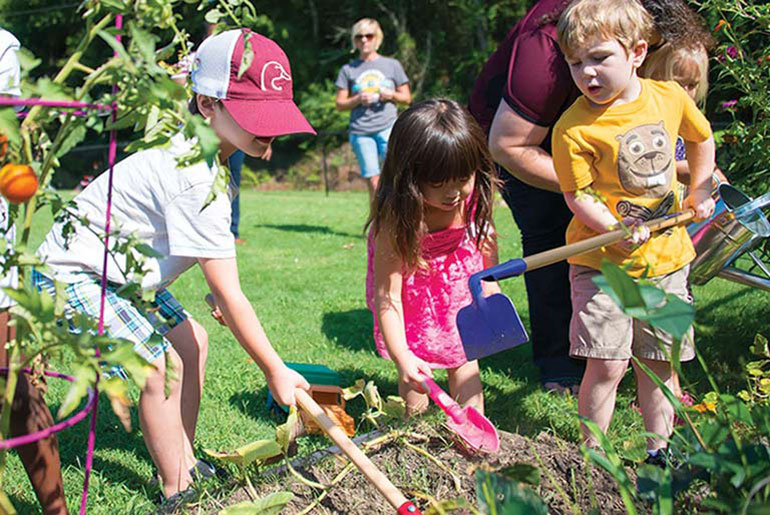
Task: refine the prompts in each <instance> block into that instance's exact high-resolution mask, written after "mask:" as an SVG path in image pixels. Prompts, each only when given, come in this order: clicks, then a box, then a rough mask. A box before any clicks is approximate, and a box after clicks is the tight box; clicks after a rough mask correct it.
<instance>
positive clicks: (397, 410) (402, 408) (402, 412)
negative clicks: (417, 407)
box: [382, 395, 406, 420]
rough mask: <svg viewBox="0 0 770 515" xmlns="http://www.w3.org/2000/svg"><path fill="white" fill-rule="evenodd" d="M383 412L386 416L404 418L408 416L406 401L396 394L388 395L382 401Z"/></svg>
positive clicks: (397, 418)
mask: <svg viewBox="0 0 770 515" xmlns="http://www.w3.org/2000/svg"><path fill="white" fill-rule="evenodd" d="M382 412H383V413H384V414H385V416H386V417H389V418H394V419H396V420H403V419H404V418H405V417H406V401H404V399H402V398H401V397H399V396H396V395H388V397H387V398H386V399H385V402H383V403H382Z"/></svg>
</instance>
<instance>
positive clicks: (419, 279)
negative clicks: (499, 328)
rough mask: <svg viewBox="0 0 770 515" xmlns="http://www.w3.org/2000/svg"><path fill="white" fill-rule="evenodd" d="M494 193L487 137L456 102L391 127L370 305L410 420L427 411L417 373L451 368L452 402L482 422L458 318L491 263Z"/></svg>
mask: <svg viewBox="0 0 770 515" xmlns="http://www.w3.org/2000/svg"><path fill="white" fill-rule="evenodd" d="M495 184H496V179H495V175H494V163H493V161H492V158H491V156H490V155H489V151H488V150H487V144H486V137H485V136H484V132H483V131H482V130H481V128H480V127H479V126H478V125H477V123H476V121H475V120H474V119H473V117H472V116H471V115H470V114H469V113H468V112H467V111H466V110H465V108H463V107H462V106H461V105H460V104H458V103H457V102H455V101H453V100H449V99H435V100H428V101H426V102H423V103H421V104H418V105H416V106H414V107H412V108H411V109H408V110H407V111H405V112H404V113H403V114H402V115H401V116H400V117H399V118H398V120H397V121H396V123H395V125H394V126H393V132H392V133H391V136H390V142H389V143H388V153H387V156H386V158H385V163H384V165H383V170H382V174H381V176H380V183H379V185H378V187H377V191H376V194H375V198H374V201H373V204H372V212H371V215H370V216H369V220H368V221H367V224H366V227H367V228H368V229H369V246H368V247H369V252H368V255H369V259H368V269H367V277H366V299H367V305H368V306H369V309H371V310H372V313H373V315H374V339H375V342H376V344H377V350H378V352H379V353H380V355H382V357H384V358H388V359H391V360H393V362H394V363H395V364H396V368H397V369H398V377H399V381H398V390H399V394H400V395H401V397H402V398H403V399H404V400H405V401H406V405H407V413H408V414H410V415H411V414H416V413H419V412H421V411H423V410H424V409H425V408H426V407H427V405H428V397H427V395H426V394H425V393H424V390H423V388H422V386H421V382H422V380H421V374H425V375H427V376H432V373H431V369H432V368H445V369H447V371H448V376H449V392H450V394H451V395H452V397H454V398H455V399H457V401H458V402H459V403H460V404H469V405H472V406H473V407H475V408H476V409H478V410H479V411H481V412H482V413H483V409H484V398H483V393H482V388H481V378H480V377H479V367H478V363H477V362H476V361H468V360H467V359H466V358H465V353H464V352H463V348H462V343H461V341H460V335H459V334H458V332H457V325H456V321H455V319H456V316H457V311H458V310H459V309H460V308H462V307H463V306H466V305H468V304H470V302H471V295H470V291H469V290H468V278H469V277H470V276H471V275H472V274H474V273H475V272H478V271H480V270H482V269H484V268H487V267H488V266H491V265H493V264H496V262H497V250H496V248H497V247H496V244H495V233H494V228H493V226H492V203H493V194H494V188H495ZM485 287H488V288H489V291H486V292H485V293H486V294H490V293H492V292H494V291H499V290H498V287H497V285H496V284H494V283H488V284H485Z"/></svg>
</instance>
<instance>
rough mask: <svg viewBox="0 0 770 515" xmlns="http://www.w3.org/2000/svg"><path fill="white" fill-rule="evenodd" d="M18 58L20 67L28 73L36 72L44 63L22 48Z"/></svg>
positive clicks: (17, 55) (17, 54)
mask: <svg viewBox="0 0 770 515" xmlns="http://www.w3.org/2000/svg"><path fill="white" fill-rule="evenodd" d="M16 57H18V58H19V67H21V69H22V70H24V71H26V72H28V71H31V70H34V69H35V68H37V67H38V66H39V65H40V63H42V62H43V61H42V59H38V58H37V57H35V55H34V54H33V53H32V52H30V51H29V50H27V49H26V48H20V49H19V50H18V51H17V52H16Z"/></svg>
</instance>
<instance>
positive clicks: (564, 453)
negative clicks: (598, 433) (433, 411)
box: [180, 423, 635, 515]
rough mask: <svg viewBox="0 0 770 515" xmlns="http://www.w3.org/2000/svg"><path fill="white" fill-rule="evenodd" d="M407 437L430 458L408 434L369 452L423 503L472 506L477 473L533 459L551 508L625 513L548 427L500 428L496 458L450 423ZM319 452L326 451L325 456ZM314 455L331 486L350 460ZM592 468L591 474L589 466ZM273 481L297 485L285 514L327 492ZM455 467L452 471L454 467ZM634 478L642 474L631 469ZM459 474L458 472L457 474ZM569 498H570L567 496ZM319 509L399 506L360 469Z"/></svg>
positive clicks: (309, 474)
mask: <svg viewBox="0 0 770 515" xmlns="http://www.w3.org/2000/svg"><path fill="white" fill-rule="evenodd" d="M402 438H403V440H405V441H406V442H408V443H409V444H411V445H412V446H415V447H417V448H419V449H422V450H423V451H426V452H427V454H429V455H430V456H431V457H428V456H426V455H425V454H423V453H421V452H418V451H416V450H414V449H413V448H410V446H409V445H406V444H405V443H404V442H403V440H402V441H398V440H386V441H385V442H384V443H383V444H381V445H379V446H377V447H374V448H372V449H369V450H367V451H366V452H367V455H368V456H369V457H370V459H371V460H372V461H373V462H374V463H375V465H376V466H377V467H379V468H380V470H382V471H383V472H384V473H385V474H386V475H387V476H388V478H389V479H390V480H391V482H393V483H394V484H395V485H396V487H397V488H399V489H400V490H401V491H402V492H403V493H404V495H406V497H407V498H409V499H411V500H413V501H414V502H415V504H417V506H418V507H419V508H420V509H421V510H423V511H424V510H425V509H427V508H428V507H429V506H430V503H431V500H438V501H447V500H457V499H465V500H466V501H468V502H469V503H471V504H472V505H473V506H478V503H477V501H476V482H475V477H474V472H475V470H476V469H477V468H479V467H486V468H489V469H492V470H498V469H502V468H504V467H507V466H510V465H513V464H516V463H529V464H532V465H534V466H536V467H538V468H539V469H540V476H541V480H540V485H539V486H538V487H535V491H536V492H537V493H538V494H539V495H540V497H541V498H542V499H543V500H544V501H545V502H546V504H547V505H548V510H549V513H556V514H559V513H565V514H566V513H573V512H574V511H573V506H575V507H577V508H579V510H580V512H582V513H587V512H589V511H590V510H591V509H592V508H593V507H596V508H598V511H599V512H600V513H603V514H606V513H625V510H624V508H623V502H622V500H621V497H620V493H619V492H618V489H617V487H616V484H615V481H614V480H613V479H612V478H611V477H610V476H609V475H608V474H607V473H606V472H604V471H603V470H601V469H598V468H597V467H595V466H592V467H587V466H586V464H585V463H584V460H583V457H582V455H581V453H580V451H579V449H578V446H576V445H575V444H573V443H569V442H565V441H563V440H561V439H558V438H556V437H554V436H552V435H549V434H546V433H541V434H540V435H538V436H537V437H536V438H534V439H532V438H527V437H525V436H521V435H518V434H512V433H507V432H501V433H500V451H499V452H498V453H497V454H496V455H494V456H484V455H481V456H479V455H471V454H468V453H467V452H465V451H464V450H463V449H462V448H461V446H460V444H459V443H458V442H456V441H455V440H454V438H453V437H452V434H451V433H450V432H449V430H448V429H447V428H446V427H443V426H437V425H432V424H429V423H424V424H418V425H417V426H416V427H415V426H412V427H411V428H410V432H409V433H408V434H407V435H406V436H404V437H402ZM319 455H320V457H319ZM314 456H315V459H305V460H304V461H303V460H298V461H297V462H295V469H296V470H297V471H298V472H299V473H300V474H302V475H303V476H304V477H306V478H308V479H310V480H312V481H316V482H319V483H322V484H329V483H331V482H332V480H333V479H334V478H335V477H336V476H337V475H338V474H339V472H340V471H342V469H343V468H344V467H345V465H346V464H347V463H348V460H347V459H346V458H344V456H338V455H334V454H331V453H324V452H321V453H316V454H315V455H314ZM588 468H590V477H589V473H588V472H587V470H588ZM277 470H278V472H277V473H276V472H274V473H273V474H272V475H269V476H268V477H270V480H269V481H265V479H266V478H265V477H264V476H263V482H261V483H260V484H257V485H255V488H256V489H257V491H258V493H259V496H260V497H265V496H267V495H269V494H270V493H273V492H278V491H290V492H292V493H293V494H294V498H293V500H292V501H291V502H290V503H289V504H288V505H287V506H286V507H285V508H284V510H283V511H282V512H281V513H282V514H286V515H293V514H297V513H299V512H301V511H302V510H304V509H305V508H307V507H308V506H309V505H310V504H313V503H315V502H316V500H317V498H318V497H319V495H320V493H321V491H320V490H317V489H314V488H311V487H309V486H307V485H305V484H303V483H302V482H301V481H299V480H298V479H297V478H296V477H294V476H293V475H291V474H289V473H286V472H285V470H282V469H277ZM449 471H451V473H450V472H449ZM628 473H629V476H630V477H631V479H632V481H635V476H634V474H633V471H632V470H629V471H628ZM453 475H454V477H453ZM565 496H566V497H567V498H565ZM249 499H250V497H249V495H248V493H247V492H246V489H245V488H241V487H239V488H237V489H235V491H233V493H232V495H230V496H229V497H228V498H227V499H223V500H220V501H218V502H217V503H216V506H214V505H205V504H204V505H197V506H195V507H192V506H188V507H187V510H185V509H181V510H180V512H185V511H188V512H189V513H218V512H219V510H221V509H222V508H223V507H225V506H229V505H232V504H236V503H239V502H241V501H246V500H249ZM310 513H312V514H351V515H352V514H361V515H364V514H366V515H374V514H388V515H393V514H394V513H395V510H394V509H392V508H391V507H390V506H389V505H388V504H387V503H386V501H385V499H384V498H383V497H382V496H381V495H380V494H379V492H378V491H377V490H376V489H375V488H374V486H372V485H371V484H370V483H369V482H368V481H367V480H366V478H365V477H364V476H363V475H362V474H361V473H360V472H358V470H356V469H353V470H352V471H350V472H349V473H348V474H347V475H345V476H344V478H343V479H342V480H341V481H339V482H338V483H336V484H335V485H333V486H332V487H331V488H330V489H329V491H328V493H327V495H326V496H325V498H324V499H323V500H322V501H321V502H320V503H317V504H316V506H315V508H314V509H313V510H312V511H311V512H310ZM447 513H456V514H460V513H472V511H471V510H468V509H467V508H466V509H456V510H454V511H452V510H447Z"/></svg>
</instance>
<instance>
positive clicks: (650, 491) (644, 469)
mask: <svg viewBox="0 0 770 515" xmlns="http://www.w3.org/2000/svg"><path fill="white" fill-rule="evenodd" d="M636 473H637V480H636V487H637V490H638V492H639V496H640V497H641V498H642V499H645V500H647V501H649V502H652V503H653V513H655V514H659V515H663V514H666V515H669V514H673V513H674V498H673V485H672V478H671V469H670V468H668V467H665V468H660V467H656V466H654V465H644V464H643V465H640V466H639V468H638V469H637V471H636Z"/></svg>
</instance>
